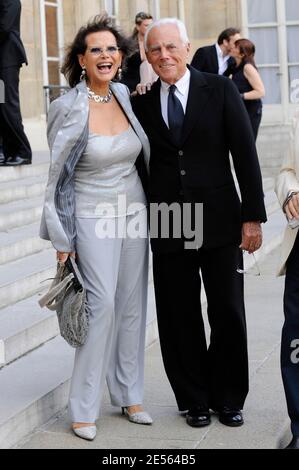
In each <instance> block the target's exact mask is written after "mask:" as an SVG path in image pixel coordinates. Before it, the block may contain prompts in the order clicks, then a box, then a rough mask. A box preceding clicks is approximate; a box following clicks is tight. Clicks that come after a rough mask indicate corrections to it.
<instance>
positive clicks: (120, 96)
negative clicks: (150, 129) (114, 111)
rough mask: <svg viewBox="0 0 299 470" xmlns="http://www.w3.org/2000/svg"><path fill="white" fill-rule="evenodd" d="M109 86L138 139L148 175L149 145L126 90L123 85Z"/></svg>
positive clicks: (112, 83) (112, 84)
mask: <svg viewBox="0 0 299 470" xmlns="http://www.w3.org/2000/svg"><path fill="white" fill-rule="evenodd" d="M110 86H111V90H112V92H113V94H114V96H115V97H116V99H117V101H118V102H119V104H120V106H121V107H122V109H123V110H124V112H125V114H126V116H127V118H128V120H129V121H130V124H131V125H132V127H133V129H134V131H135V132H136V134H137V136H138V137H139V139H140V142H141V144H142V148H143V157H144V162H145V165H146V169H147V171H148V173H149V160H150V144H149V141H148V138H147V135H146V134H145V132H144V130H143V128H142V126H141V124H140V122H139V121H138V119H137V118H136V116H135V114H134V112H133V110H132V106H131V103H130V97H129V94H128V92H127V90H126V89H125V88H124V87H123V85H119V84H118V83H114V82H111V84H110Z"/></svg>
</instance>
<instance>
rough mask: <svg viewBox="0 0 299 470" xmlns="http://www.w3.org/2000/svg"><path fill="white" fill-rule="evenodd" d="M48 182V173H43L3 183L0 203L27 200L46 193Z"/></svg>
mask: <svg viewBox="0 0 299 470" xmlns="http://www.w3.org/2000/svg"><path fill="white" fill-rule="evenodd" d="M46 182H47V175H46V174H42V175H39V176H33V177H27V178H24V179H19V180H13V181H7V182H4V183H1V191H0V204H6V203H8V202H13V201H20V200H27V199H30V198H36V197H38V196H41V195H44V193H45V187H46Z"/></svg>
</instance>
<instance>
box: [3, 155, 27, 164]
mask: <svg viewBox="0 0 299 470" xmlns="http://www.w3.org/2000/svg"><path fill="white" fill-rule="evenodd" d="M5 164H6V166H18V165H30V164H31V160H27V159H25V158H22V157H20V156H19V155H16V156H15V157H9V158H8V159H7V160H6V162H5Z"/></svg>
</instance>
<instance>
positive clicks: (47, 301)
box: [38, 273, 74, 310]
mask: <svg viewBox="0 0 299 470" xmlns="http://www.w3.org/2000/svg"><path fill="white" fill-rule="evenodd" d="M73 278H74V274H73V273H70V274H68V275H67V276H66V277H65V278H64V279H63V280H62V281H60V282H59V283H58V284H56V283H55V280H54V283H53V284H54V285H52V286H51V287H50V290H49V291H48V292H47V293H46V294H45V295H43V296H42V297H41V298H40V299H39V301H38V303H39V305H40V306H41V307H42V308H43V307H47V308H48V309H49V310H56V309H57V307H58V306H59V305H60V304H61V302H62V301H63V299H61V301H60V302H55V303H53V302H54V301H55V299H56V297H57V296H58V295H59V294H60V293H61V292H62V291H63V290H65V289H66V290H67V289H69V288H70V286H71V285H72V280H73Z"/></svg>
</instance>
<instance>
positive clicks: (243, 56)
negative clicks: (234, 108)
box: [231, 39, 265, 140]
mask: <svg viewBox="0 0 299 470" xmlns="http://www.w3.org/2000/svg"><path fill="white" fill-rule="evenodd" d="M231 54H232V57H233V58H234V59H235V61H236V67H235V68H234V69H233V70H232V80H233V82H234V84H235V85H236V87H237V88H238V90H239V93H240V95H241V98H242V99H243V101H244V104H245V107H246V109H247V112H248V115H249V119H250V122H251V126H252V130H253V134H254V138H255V140H256V139H257V135H258V130H259V127H260V123H261V120H262V109H263V103H262V100H261V98H263V96H265V87H264V84H263V81H262V79H261V77H260V74H259V73H258V70H257V67H256V64H255V60H254V55H255V45H254V44H253V42H251V41H250V40H249V39H239V40H238V41H236V42H235V44H234V46H233V47H232V50H231Z"/></svg>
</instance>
